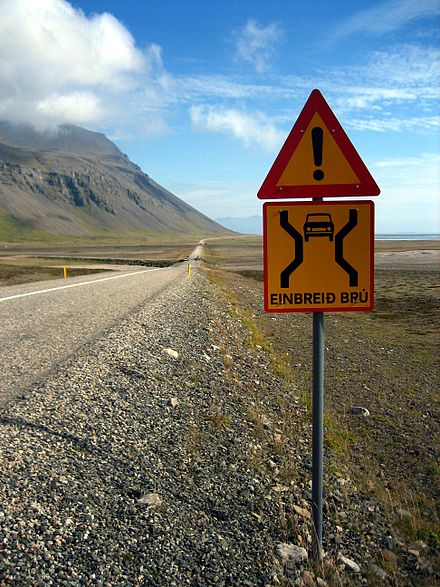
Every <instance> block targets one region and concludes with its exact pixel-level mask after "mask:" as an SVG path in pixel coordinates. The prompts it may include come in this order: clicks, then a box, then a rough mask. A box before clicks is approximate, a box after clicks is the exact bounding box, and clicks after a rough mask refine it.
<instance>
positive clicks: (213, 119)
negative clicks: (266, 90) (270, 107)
mask: <svg viewBox="0 0 440 587" xmlns="http://www.w3.org/2000/svg"><path fill="white" fill-rule="evenodd" d="M190 116H191V121H192V123H193V125H194V127H195V128H196V129H198V130H201V131H204V132H219V133H227V134H232V135H233V136H234V137H235V138H237V139H239V140H240V141H242V142H243V143H244V145H245V146H246V147H251V146H259V147H263V148H264V149H267V150H273V149H275V148H276V147H280V145H281V144H282V140H283V138H285V135H284V133H282V132H280V131H278V130H277V128H276V127H275V125H274V124H273V122H272V121H271V120H270V119H268V118H267V117H266V116H265V115H263V114H262V113H261V112H256V113H254V114H248V113H246V112H239V111H238V110H234V109H231V108H229V109H228V108H223V107H214V106H192V107H191V108H190Z"/></svg>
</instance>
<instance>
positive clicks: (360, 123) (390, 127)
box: [347, 116, 440, 132]
mask: <svg viewBox="0 0 440 587" xmlns="http://www.w3.org/2000/svg"><path fill="white" fill-rule="evenodd" d="M347 126H348V127H349V128H352V129H354V130H372V131H376V132H386V131H391V132H402V131H418V132H424V131H432V130H435V129H440V116H430V117H424V118H421V117H411V118H396V117H394V118H364V119H356V118H350V122H349V124H348V125H347Z"/></svg>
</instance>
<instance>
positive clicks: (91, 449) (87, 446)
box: [0, 416, 107, 456]
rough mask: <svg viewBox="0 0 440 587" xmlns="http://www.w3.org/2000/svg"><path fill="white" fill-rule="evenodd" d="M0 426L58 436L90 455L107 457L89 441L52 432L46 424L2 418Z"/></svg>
mask: <svg viewBox="0 0 440 587" xmlns="http://www.w3.org/2000/svg"><path fill="white" fill-rule="evenodd" d="M0 424H6V425H8V424H9V425H11V426H17V427H19V428H27V429H30V430H39V431H40V432H45V433H46V434H50V435H51V436H56V437H58V438H62V439H63V440H67V441H68V442H71V443H72V444H73V445H75V447H76V448H79V449H80V450H83V451H85V452H88V453H92V454H97V455H100V456H103V455H107V453H106V452H105V451H103V450H102V449H100V448H98V447H97V446H94V445H93V444H91V443H90V442H88V441H87V440H84V439H82V438H79V437H78V436H74V435H73V434H70V433H69V432H56V431H55V430H51V429H50V428H49V427H48V426H45V425H44V424H35V423H34V422H28V421H27V420H23V419H22V418H9V417H8V416H2V417H0Z"/></svg>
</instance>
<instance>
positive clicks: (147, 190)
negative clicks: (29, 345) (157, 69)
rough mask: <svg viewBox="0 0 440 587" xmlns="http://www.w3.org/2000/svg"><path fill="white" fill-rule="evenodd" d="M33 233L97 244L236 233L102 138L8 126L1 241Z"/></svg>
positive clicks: (1, 154)
mask: <svg viewBox="0 0 440 587" xmlns="http://www.w3.org/2000/svg"><path fill="white" fill-rule="evenodd" d="M14 129H15V131H14ZM14 132H15V134H14ZM17 226H19V227H21V228H22V230H18V229H17ZM26 232H27V233H28V234H29V235H31V237H32V234H35V235H40V236H43V237H44V234H47V236H48V237H50V236H59V237H61V238H62V237H64V238H69V237H77V238H86V239H87V238H92V239H96V238H132V237H133V238H139V237H142V236H150V235H154V234H164V235H165V234H173V235H176V234H178V233H182V234H192V235H195V234H198V235H206V236H208V235H211V234H214V235H218V234H222V233H225V234H226V233H228V232H229V231H228V230H227V229H226V228H224V227H223V226H221V225H220V224H218V223H216V222H215V221H213V220H211V219H210V218H208V217H207V216H205V215H204V214H202V213H201V212H199V211H198V210H196V209H195V208H193V207H191V206H190V205H189V204H186V203H185V202H183V201H182V200H181V199H180V198H178V197H177V196H176V195H174V194H172V193H171V192H170V191H169V190H167V189H166V188H164V187H162V186H161V185H159V184H158V183H157V182H155V181H154V180H153V179H152V178H151V177H150V176H149V175H147V174H146V173H144V172H143V171H142V170H141V168H140V167H139V166H138V165H136V164H135V163H133V162H131V161H130V159H129V158H128V157H127V156H126V155H125V154H124V153H122V151H120V150H119V148H118V147H117V146H116V145H114V143H112V142H111V141H110V140H109V139H108V138H107V137H106V136H105V135H103V134H101V133H94V132H93V131H88V130H86V129H82V128H81V127H76V126H73V125H63V126H62V127H60V130H59V132H58V133H57V132H54V131H53V130H50V131H39V130H37V129H35V128H32V127H29V126H28V125H15V126H14V125H13V124H11V123H7V122H4V121H3V122H0V241H5V240H7V241H10V240H12V241H14V240H22V239H23V238H24V236H23V235H24V234H25V233H26ZM14 235H15V237H14ZM32 238H34V237H32Z"/></svg>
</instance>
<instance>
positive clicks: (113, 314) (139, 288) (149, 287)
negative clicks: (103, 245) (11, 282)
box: [0, 263, 187, 406]
mask: <svg viewBox="0 0 440 587" xmlns="http://www.w3.org/2000/svg"><path fill="white" fill-rule="evenodd" d="M176 279H187V266H186V263H180V264H179V265H175V266H172V267H167V268H164V269H158V268H148V269H142V270H140V269H139V267H137V268H136V269H133V270H131V271H127V272H123V273H121V272H118V273H117V274H110V275H109V274H108V273H106V274H99V275H93V276H90V275H88V276H81V277H74V278H72V279H68V280H64V279H59V280H53V281H44V282H39V283H31V284H29V283H27V284H23V285H18V286H11V287H4V288H1V289H0V406H1V405H3V404H4V403H5V402H6V401H7V400H8V399H10V398H12V397H14V396H17V395H20V394H21V393H24V392H25V390H26V388H27V387H28V386H29V385H30V384H32V383H33V382H35V381H38V380H40V379H42V378H44V375H45V374H47V373H48V372H50V370H51V369H52V368H53V367H54V366H56V365H57V364H58V363H60V361H62V360H63V359H65V358H66V357H67V356H69V355H70V354H71V353H72V352H74V351H75V350H77V349H78V348H79V347H80V346H82V345H84V344H85V343H86V342H87V341H89V340H91V339H94V338H97V337H98V336H100V335H102V334H103V331H104V330H105V329H106V328H108V327H109V326H110V325H111V324H113V323H114V322H116V321H118V320H120V319H122V318H123V317H124V316H127V315H128V314H129V313H130V312H131V311H132V310H133V309H135V308H136V307H137V306H139V305H140V304H143V303H145V302H146V301H147V300H149V299H153V298H154V297H155V296H156V295H157V294H158V293H159V292H160V291H161V290H162V289H164V288H166V287H167V285H168V284H170V283H171V282H172V281H174V280H176Z"/></svg>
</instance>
